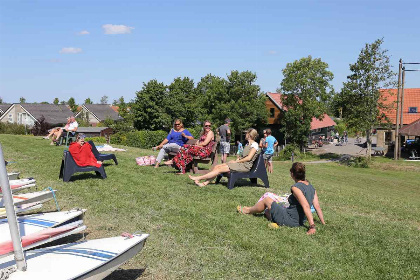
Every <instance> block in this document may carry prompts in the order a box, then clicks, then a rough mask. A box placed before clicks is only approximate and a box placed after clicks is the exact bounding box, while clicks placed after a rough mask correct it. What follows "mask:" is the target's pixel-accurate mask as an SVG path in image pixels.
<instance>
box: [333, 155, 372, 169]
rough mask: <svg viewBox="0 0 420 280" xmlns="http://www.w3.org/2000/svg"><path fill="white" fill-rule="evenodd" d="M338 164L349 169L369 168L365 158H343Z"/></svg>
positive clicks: (367, 160)
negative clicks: (349, 167)
mask: <svg viewBox="0 0 420 280" xmlns="http://www.w3.org/2000/svg"><path fill="white" fill-rule="evenodd" d="M340 163H341V164H344V165H347V166H351V167H357V168H369V164H370V161H369V159H368V158H367V157H352V156H343V157H342V158H341V159H340Z"/></svg>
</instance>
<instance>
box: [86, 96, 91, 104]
mask: <svg viewBox="0 0 420 280" xmlns="http://www.w3.org/2000/svg"><path fill="white" fill-rule="evenodd" d="M84 104H93V102H92V100H91V99H90V98H89V97H88V98H86V99H85V102H84Z"/></svg>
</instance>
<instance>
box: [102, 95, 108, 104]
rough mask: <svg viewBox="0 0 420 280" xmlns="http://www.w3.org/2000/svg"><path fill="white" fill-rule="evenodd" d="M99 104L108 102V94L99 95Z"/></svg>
mask: <svg viewBox="0 0 420 280" xmlns="http://www.w3.org/2000/svg"><path fill="white" fill-rule="evenodd" d="M101 104H108V96H106V95H104V96H102V97H101Z"/></svg>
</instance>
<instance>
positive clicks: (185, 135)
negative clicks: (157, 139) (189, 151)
mask: <svg viewBox="0 0 420 280" xmlns="http://www.w3.org/2000/svg"><path fill="white" fill-rule="evenodd" d="M188 139H194V137H193V136H192V135H191V133H190V132H189V131H188V129H185V128H184V125H183V123H182V121H181V120H180V119H176V120H175V121H174V128H173V129H171V131H170V132H169V134H168V136H166V138H165V139H164V140H163V141H162V143H160V144H159V145H158V146H156V147H153V149H155V150H160V151H159V154H158V156H157V157H156V165H155V168H158V167H159V164H160V162H161V161H162V160H163V158H164V157H165V154H168V153H170V152H178V150H179V148H181V147H182V146H183V145H184V144H185V143H187V141H188Z"/></svg>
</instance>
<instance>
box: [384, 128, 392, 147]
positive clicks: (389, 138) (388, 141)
mask: <svg viewBox="0 0 420 280" xmlns="http://www.w3.org/2000/svg"><path fill="white" fill-rule="evenodd" d="M391 142H392V132H390V131H386V132H385V145H390V144H391Z"/></svg>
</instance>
